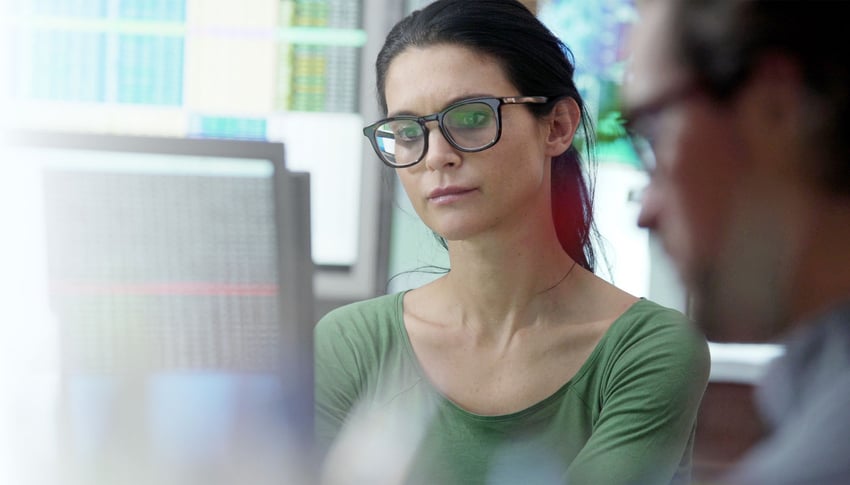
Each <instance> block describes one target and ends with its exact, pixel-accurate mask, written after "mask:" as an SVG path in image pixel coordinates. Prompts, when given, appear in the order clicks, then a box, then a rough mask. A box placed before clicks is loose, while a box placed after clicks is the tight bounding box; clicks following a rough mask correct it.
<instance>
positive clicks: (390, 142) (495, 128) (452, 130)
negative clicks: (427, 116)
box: [375, 102, 499, 165]
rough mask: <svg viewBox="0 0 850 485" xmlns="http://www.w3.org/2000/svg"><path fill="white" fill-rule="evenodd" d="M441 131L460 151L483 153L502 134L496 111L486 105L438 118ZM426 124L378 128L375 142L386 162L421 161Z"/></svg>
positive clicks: (394, 122) (415, 122) (476, 104)
mask: <svg viewBox="0 0 850 485" xmlns="http://www.w3.org/2000/svg"><path fill="white" fill-rule="evenodd" d="M437 122H438V123H439V126H440V130H441V131H442V133H443V135H444V136H445V137H446V138H447V139H448V141H449V142H450V143H452V144H453V145H454V146H456V147H457V148H459V149H461V150H467V151H476V150H483V149H485V148H487V147H489V146H490V145H492V144H493V143H494V142H495V141H496V138H497V137H498V134H499V120H498V114H497V113H496V109H495V108H493V107H492V106H491V105H489V104H487V103H484V102H471V103H464V104H460V105H457V106H454V107H451V108H449V109H448V110H446V111H444V112H442V113H440V114H438V115H437ZM425 137H426V131H425V126H424V123H423V122H421V121H420V120H416V119H391V120H388V121H387V122H386V123H383V124H381V125H378V126H377V127H376V129H375V142H376V144H377V147H378V150H380V152H381V155H382V156H383V158H384V159H385V160H387V161H388V162H389V163H391V164H394V165H408V164H412V163H415V162H416V161H418V160H419V159H420V158H421V157H422V156H423V155H424V152H425V143H426V140H425Z"/></svg>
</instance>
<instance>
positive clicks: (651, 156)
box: [623, 82, 700, 176]
mask: <svg viewBox="0 0 850 485" xmlns="http://www.w3.org/2000/svg"><path fill="white" fill-rule="evenodd" d="M699 92H700V86H699V84H697V83H694V82H689V83H685V84H682V85H681V86H679V87H678V88H677V89H673V90H671V91H669V92H666V93H664V94H662V95H660V96H658V97H657V98H655V99H653V100H652V101H649V102H647V103H645V104H642V105H640V106H637V107H634V108H630V109H626V110H625V113H624V115H623V118H625V120H626V122H625V128H626V133H627V134H628V136H629V140H630V141H631V143H632V147H633V148H634V150H635V154H637V157H638V160H639V161H640V163H641V165H642V166H643V168H644V170H646V171H647V172H648V173H649V174H650V176H651V175H652V174H654V173H655V168H656V166H657V163H656V162H657V160H656V151H655V143H656V141H657V140H658V135H659V131H660V125H661V114H663V113H664V111H666V110H667V109H668V108H671V107H673V106H675V105H676V104H678V103H680V102H682V101H685V100H687V99H688V98H690V97H691V96H694V95H695V94H697V93H699Z"/></svg>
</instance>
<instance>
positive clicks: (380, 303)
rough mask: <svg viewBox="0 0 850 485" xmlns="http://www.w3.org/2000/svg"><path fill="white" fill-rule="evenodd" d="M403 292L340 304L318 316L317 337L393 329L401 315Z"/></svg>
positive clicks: (380, 331) (351, 334) (365, 333)
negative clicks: (320, 316) (319, 317)
mask: <svg viewBox="0 0 850 485" xmlns="http://www.w3.org/2000/svg"><path fill="white" fill-rule="evenodd" d="M403 296H404V292H399V293H392V294H388V295H381V296H377V297H374V298H370V299H367V300H361V301H356V302H353V303H348V304H346V305H343V306H340V307H337V308H335V309H333V310H331V311H329V312H328V313H326V314H325V315H324V316H323V317H322V318H321V319H319V322H318V323H317V324H316V328H315V334H316V338H317V339H321V338H327V337H329V336H331V335H339V334H345V335H348V336H349V337H351V336H354V335H361V336H366V335H372V336H375V334H376V333H377V334H385V333H386V332H388V331H392V328H393V327H394V326H395V325H394V324H395V323H397V322H398V319H399V318H400V316H401V302H402V297H403Z"/></svg>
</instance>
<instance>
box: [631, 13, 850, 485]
mask: <svg viewBox="0 0 850 485" xmlns="http://www.w3.org/2000/svg"><path fill="white" fill-rule="evenodd" d="M638 3H639V9H640V12H641V19H640V21H639V23H638V24H637V26H636V28H635V31H634V37H633V39H632V44H631V46H632V49H633V51H632V59H631V65H630V68H629V71H628V74H627V76H626V83H625V87H624V93H623V94H624V97H623V99H624V111H625V113H626V119H627V120H628V124H629V128H630V130H631V132H632V133H633V135H634V136H635V143H636V147H637V148H638V151H639V154H640V155H641V158H642V159H643V160H644V162H645V163H646V164H647V167H648V169H649V170H650V173H651V182H650V185H649V187H648V188H647V191H646V193H645V195H644V200H643V207H642V212H641V215H640V220H639V224H640V225H641V226H644V227H648V228H650V229H651V230H653V231H655V232H656V233H657V235H658V236H659V237H660V238H661V240H662V241H663V243H664V247H665V249H666V250H667V252H668V253H669V255H670V257H671V259H672V260H673V262H674V263H675V265H676V268H677V269H678V271H679V273H680V275H681V277H682V280H683V282H684V283H685V285H686V286H687V287H688V289H689V290H690V292H691V294H692V295H693V299H694V303H695V318H696V319H697V321H698V322H699V323H700V324H701V325H702V326H703V328H704V329H705V331H706V334H707V335H708V337H709V338H710V339H713V340H717V341H739V342H741V341H761V342H764V341H766V340H772V339H774V338H779V339H781V341H782V342H783V343H785V344H786V351H785V355H784V356H783V357H781V358H780V359H778V360H776V361H774V362H773V363H772V364H771V367H770V369H769V371H768V373H767V375H766V377H765V380H764V382H762V383H761V385H760V386H759V389H758V392H757V402H758V405H759V407H760V411H761V412H762V415H763V418H764V421H765V423H766V424H767V425H768V426H769V427H770V428H772V429H771V433H770V434H769V436H768V437H767V438H766V439H765V440H764V441H763V442H762V443H759V444H758V445H757V446H756V447H755V448H754V449H753V451H752V452H751V453H750V454H749V455H748V456H746V457H745V459H744V460H742V462H741V463H740V464H739V466H738V467H737V468H736V470H735V471H734V472H733V473H732V474H731V476H729V477H728V481H729V482H731V483H765V484H767V483H769V484H785V483H788V484H791V483H793V484H801V483H807V484H809V483H811V484H833V483H850V133H848V124H847V123H848V121H850V101H849V100H848V98H850V76H848V59H850V55H848V48H849V47H850V42H848V40H847V39H846V38H845V31H847V30H848V29H850V24H849V23H848V22H847V21H846V17H844V16H843V15H841V14H840V13H839V7H841V6H842V4H841V2H834V3H828V2H813V1H806V0H800V1H784V2H774V1H765V0H740V1H735V0H646V1H643V2H641V1H640V0H638Z"/></svg>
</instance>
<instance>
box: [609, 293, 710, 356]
mask: <svg viewBox="0 0 850 485" xmlns="http://www.w3.org/2000/svg"><path fill="white" fill-rule="evenodd" d="M606 340H607V346H608V347H609V348H611V349H612V350H616V351H618V352H621V353H624V354H625V353H628V354H640V353H643V352H649V353H651V352H653V351H655V350H661V349H664V353H665V354H670V353H678V354H682V355H687V356H690V357H692V358H696V359H697V360H700V361H707V360H708V343H707V342H706V340H705V337H704V335H703V334H702V332H700V331H699V329H698V328H697V327H696V326H695V325H694V323H693V322H692V321H691V319H690V318H688V317H687V316H686V315H685V314H683V313H682V312H680V311H678V310H676V309H673V308H669V307H666V306H663V305H660V304H658V303H656V302H654V301H651V300H647V299H643V298H642V299H640V300H638V301H637V302H635V303H634V304H632V305H631V306H630V307H629V308H628V309H627V310H626V311H625V312H623V314H622V315H620V317H618V318H617V319H616V320H615V321H614V323H613V324H612V325H611V327H610V328H609V329H608V335H606ZM636 349H637V350H636Z"/></svg>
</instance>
